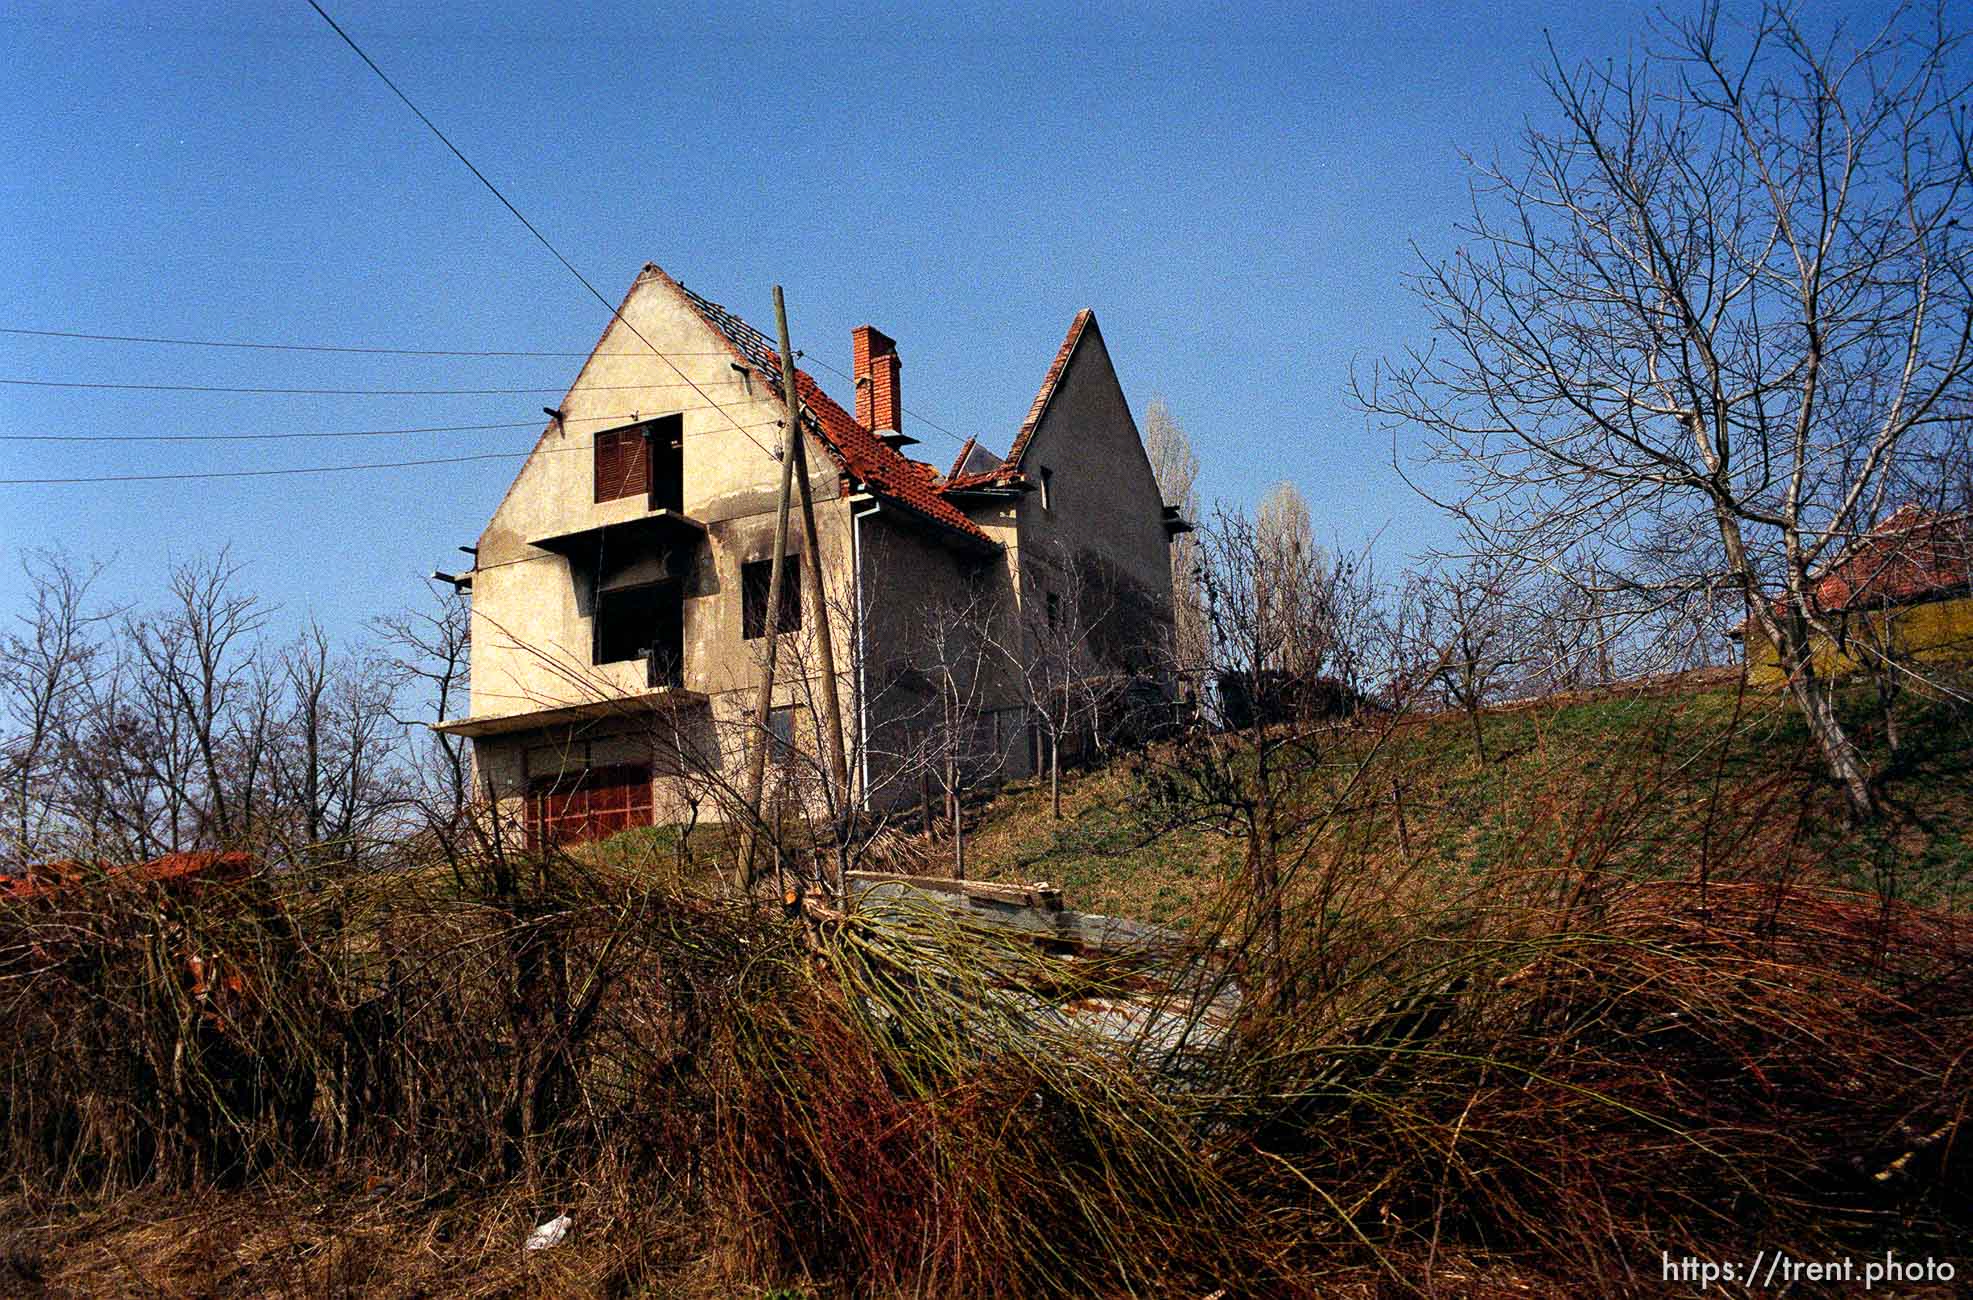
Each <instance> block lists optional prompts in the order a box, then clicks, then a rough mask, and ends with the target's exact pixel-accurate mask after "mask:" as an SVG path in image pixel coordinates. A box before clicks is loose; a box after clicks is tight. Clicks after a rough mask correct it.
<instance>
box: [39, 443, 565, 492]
mask: <svg viewBox="0 0 1973 1300" xmlns="http://www.w3.org/2000/svg"><path fill="white" fill-rule="evenodd" d="M542 450H544V451H580V450H584V449H583V448H579V447H545V448H542ZM532 454H533V453H532V452H527V451H488V452H480V453H478V454H476V455H471V456H440V457H435V458H432V459H428V460H389V461H375V462H371V463H369V464H363V465H308V466H297V467H296V468H293V469H231V470H213V471H211V472H205V473H191V474H97V475H91V476H89V477H84V478H0V486H3V487H28V486H34V487H41V486H47V485H51V484H62V483H162V482H166V481H178V480H184V479H207V478H272V477H275V476H278V475H283V474H344V473H348V472H350V471H352V470H365V469H406V468H409V467H410V466H413V465H459V464H463V463H465V462H466V461H470V460H525V459H526V458H527V457H528V456H530V455H532Z"/></svg>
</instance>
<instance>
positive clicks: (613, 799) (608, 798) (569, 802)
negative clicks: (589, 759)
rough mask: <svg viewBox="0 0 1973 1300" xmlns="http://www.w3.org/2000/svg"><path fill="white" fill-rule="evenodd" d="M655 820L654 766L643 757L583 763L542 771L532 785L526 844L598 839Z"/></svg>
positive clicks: (533, 846)
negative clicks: (640, 759) (642, 760)
mask: <svg viewBox="0 0 1973 1300" xmlns="http://www.w3.org/2000/svg"><path fill="white" fill-rule="evenodd" d="M651 824H652V806H651V769H650V767H649V766H648V765H646V764H642V763H621V764H618V765H616V766H614V767H585V768H577V769H575V770H573V771H569V772H564V773H562V774H561V775H560V776H554V777H543V778H541V779H539V780H537V781H535V782H533V783H532V784H530V785H529V787H528V797H527V846H528V848H529V849H530V850H531V851H535V852H539V851H541V850H543V849H546V848H547V847H549V846H550V845H554V844H562V845H567V844H581V843H583V842H585V841H588V840H600V839H602V838H604V837H605V836H609V835H614V834H616V833H617V832H618V831H621V830H628V829H630V828H631V827H633V826H649V825H651Z"/></svg>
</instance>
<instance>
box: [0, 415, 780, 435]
mask: <svg viewBox="0 0 1973 1300" xmlns="http://www.w3.org/2000/svg"><path fill="white" fill-rule="evenodd" d="M691 409H693V410H698V409H700V408H698V407H693V408H691ZM666 414H668V415H669V414H679V413H678V412H666ZM639 418H641V415H640V413H639V412H636V411H631V412H628V413H618V414H611V415H572V416H568V417H566V418H564V419H563V420H562V423H563V424H596V423H603V422H606V421H609V420H626V421H630V420H637V419H639ZM780 423H781V422H780V421H779V420H762V421H760V422H759V423H758V424H754V425H751V426H749V427H751V428H756V429H762V428H767V427H769V426H778V425H779V424H780ZM540 424H541V421H539V420H516V421H514V422H512V423H508V424H429V425H422V426H419V427H417V428H412V429H346V430H337V431H326V432H320V433H313V432H311V433H0V442H282V441H287V440H289V439H295V438H391V437H397V436H400V435H404V434H413V433H478V432H484V431H487V430H493V429H533V428H538V427H539V426H540Z"/></svg>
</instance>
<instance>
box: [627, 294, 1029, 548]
mask: <svg viewBox="0 0 1973 1300" xmlns="http://www.w3.org/2000/svg"><path fill="white" fill-rule="evenodd" d="M645 269H646V271H649V272H653V273H655V275H656V276H657V278H658V279H660V280H661V281H662V282H663V283H665V284H667V285H670V286H671V287H672V288H673V289H674V290H676V291H677V292H678V294H679V296H680V297H682V298H683V299H684V300H685V302H686V304H687V305H688V306H690V307H691V308H692V310H693V311H694V312H696V313H697V314H698V316H699V318H700V319H701V320H703V321H704V322H705V323H706V324H707V325H709V326H710V327H711V328H712V330H713V332H714V333H715V334H717V335H719V337H720V338H721V339H722V340H723V341H724V342H725V343H726V346H727V347H728V348H729V349H730V350H731V351H732V352H733V355H734V356H735V357H736V358H738V359H739V360H740V361H741V362H742V363H743V364H745V365H746V366H748V367H750V368H751V369H753V370H755V371H757V372H758V373H759V374H760V375H761V377H762V378H763V379H766V380H768V381H769V383H770V386H771V387H772V388H773V390H774V400H775V401H777V402H779V401H783V396H782V394H783V391H784V390H783V387H782V383H781V350H780V346H779V345H778V344H776V343H774V342H772V341H770V340H769V339H768V337H767V335H766V334H764V333H762V332H761V331H760V330H758V329H755V328H754V327H753V326H752V325H749V324H748V323H747V322H746V321H744V320H742V319H741V318H740V317H739V316H738V315H737V314H735V313H734V312H732V311H729V310H728V309H727V308H725V307H724V306H722V305H720V304H719V303H716V302H714V301H713V300H712V299H710V298H707V297H705V296H704V295H703V294H699V293H695V292H693V291H692V290H690V289H688V288H686V287H685V286H684V285H683V284H681V283H679V282H678V281H677V280H674V279H673V278H672V277H671V276H669V275H666V274H665V272H664V271H663V270H662V269H661V268H659V267H658V266H657V265H656V264H655V263H646V265H645ZM795 399H796V401H798V402H799V403H801V405H802V406H804V407H806V408H807V409H808V413H809V418H810V421H811V427H812V428H813V430H814V432H815V434H816V436H817V438H818V439H819V441H820V442H821V443H822V445H823V446H824V447H825V448H827V449H828V451H829V454H830V456H831V457H832V458H834V460H835V461H836V463H837V465H838V466H839V467H840V468H841V469H842V470H843V472H845V473H846V474H848V475H849V476H850V477H851V478H852V479H854V480H855V481H856V482H858V483H859V484H861V485H862V486H863V487H864V488H866V489H868V490H871V491H873V492H875V493H876V494H877V495H878V496H881V497H883V498H884V499H885V500H886V501H889V502H891V503H892V504H895V505H898V506H902V507H904V508H905V509H907V510H909V511H911V512H912V513H914V514H917V515H919V516H922V517H923V518H925V519H926V520H927V521H929V522H931V523H934V524H937V525H939V526H940V527H943V528H945V529H948V530H950V531H952V532H955V533H958V534H960V535H961V536H963V537H965V538H967V539H968V540H969V541H974V542H983V543H987V544H989V545H991V544H992V540H993V539H992V538H990V537H988V536H987V534H986V532H985V531H984V530H983V529H981V528H980V526H979V525H978V524H976V523H974V522H973V520H972V519H971V518H970V517H968V516H967V515H966V513H965V512H964V511H962V510H960V509H959V508H958V507H957V506H955V505H953V504H952V503H951V502H950V501H948V500H946V498H945V497H944V495H943V494H942V493H941V492H940V490H939V487H938V470H937V468H936V467H931V466H927V467H926V470H929V473H927V472H926V470H920V469H918V468H915V467H914V466H915V464H916V463H915V462H913V461H911V460H909V459H907V458H906V457H905V456H904V454H903V453H902V452H900V451H898V450H897V449H896V448H895V447H892V446H891V445H890V444H889V443H887V442H885V441H884V440H883V439H881V438H879V437H877V435H876V434H875V433H873V432H871V431H870V430H869V429H868V428H865V427H864V425H863V424H862V423H861V422H860V421H858V420H857V419H856V417H855V416H853V415H851V414H850V413H849V412H848V411H845V410H844V409H843V408H842V407H841V406H840V405H839V404H838V403H837V402H836V400H835V399H834V398H832V397H830V396H829V394H827V393H826V392H824V391H823V390H822V385H821V384H819V383H817V382H816V380H815V377H814V376H813V375H811V374H809V373H808V372H807V371H805V370H803V369H802V368H801V367H800V366H796V367H795ZM784 404H785V403H784Z"/></svg>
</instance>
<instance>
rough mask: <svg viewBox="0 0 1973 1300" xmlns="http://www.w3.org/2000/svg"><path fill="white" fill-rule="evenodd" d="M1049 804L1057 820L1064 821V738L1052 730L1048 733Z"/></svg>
mask: <svg viewBox="0 0 1973 1300" xmlns="http://www.w3.org/2000/svg"><path fill="white" fill-rule="evenodd" d="M1048 802H1049V805H1050V806H1051V807H1052V808H1053V809H1054V810H1055V820H1056V821H1058V822H1059V821H1061V820H1062V738H1061V737H1060V736H1057V735H1056V734H1055V733H1054V732H1053V731H1052V730H1051V731H1050V732H1049V733H1048Z"/></svg>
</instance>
